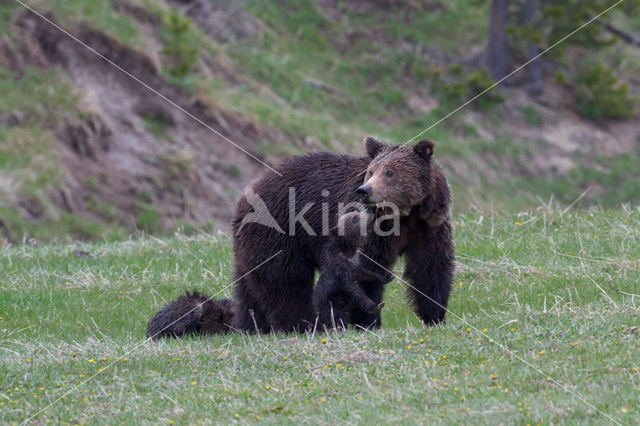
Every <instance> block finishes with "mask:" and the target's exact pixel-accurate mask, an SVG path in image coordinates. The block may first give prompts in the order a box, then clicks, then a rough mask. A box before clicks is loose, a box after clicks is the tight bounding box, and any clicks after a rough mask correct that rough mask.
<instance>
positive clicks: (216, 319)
mask: <svg viewBox="0 0 640 426" xmlns="http://www.w3.org/2000/svg"><path fill="white" fill-rule="evenodd" d="M231 324H233V302H232V301H231V300H229V299H219V300H212V299H211V298H209V297H207V296H205V295H203V294H200V293H198V292H197V291H194V292H193V293H189V292H187V293H186V294H185V295H184V296H180V297H179V298H177V299H176V300H174V301H172V302H169V303H168V304H167V305H166V306H165V307H163V308H162V309H160V311H158V312H157V313H156V314H155V315H154V316H153V318H151V321H149V324H148V325H147V336H149V337H151V338H152V339H159V338H162V337H181V336H184V335H186V334H215V333H223V332H226V331H229V327H230V326H231Z"/></svg>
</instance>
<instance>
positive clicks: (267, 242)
mask: <svg viewBox="0 0 640 426" xmlns="http://www.w3.org/2000/svg"><path fill="white" fill-rule="evenodd" d="M365 145H366V150H367V154H368V155H367V156H366V157H360V158H356V157H350V156H346V155H336V154H330V153H314V154H308V155H305V156H301V157H297V158H294V159H292V160H290V161H288V162H285V163H284V164H282V165H280V166H278V167H277V168H276V170H277V173H276V172H275V171H273V170H269V171H266V172H265V173H264V174H263V175H262V176H261V177H259V178H258V179H257V180H255V181H254V182H253V183H252V184H251V186H250V189H251V191H248V193H250V194H251V196H250V197H249V201H248V200H247V196H243V197H242V198H241V199H240V200H239V201H238V205H237V208H236V212H235V215H234V217H233V221H232V228H233V249H234V256H235V275H234V277H235V279H236V284H235V290H234V301H235V302H236V304H237V306H236V311H235V315H234V325H235V328H237V329H240V330H245V331H248V332H252V331H255V330H256V329H257V330H259V331H260V332H269V331H271V330H275V331H286V332H291V331H300V330H305V329H307V328H309V327H310V326H312V325H313V324H314V320H315V316H316V313H315V309H314V305H313V285H314V272H315V270H316V268H318V265H320V263H321V259H320V256H321V253H322V252H323V250H322V249H323V247H324V245H325V244H327V241H328V236H327V235H326V232H323V228H325V229H326V226H327V223H326V222H327V218H328V226H329V227H333V226H335V224H336V221H337V219H338V216H339V213H340V212H339V208H340V203H350V202H357V201H362V202H363V203H364V204H365V205H368V206H371V207H375V206H376V205H377V204H378V203H380V202H385V203H386V204H388V205H395V206H397V213H398V215H397V216H396V218H395V219H396V220H397V222H399V224H400V227H399V232H395V233H394V232H379V233H378V234H389V235H376V234H370V236H369V237H368V238H367V241H366V242H365V244H364V246H363V247H362V252H363V253H364V256H363V258H362V262H363V265H364V266H365V267H366V268H367V269H370V270H371V271H374V272H377V273H380V274H383V273H384V272H385V270H384V269H383V268H386V269H391V268H392V267H393V265H394V264H395V263H396V261H397V259H398V256H399V255H404V257H405V270H404V279H405V280H406V281H407V282H408V283H409V284H410V285H411V286H410V287H408V296H409V298H410V299H411V302H412V305H413V308H414V310H415V312H416V314H417V315H418V316H419V318H421V319H422V321H424V322H425V323H426V324H438V323H440V322H442V321H443V320H444V318H445V313H446V306H447V303H448V300H449V294H450V291H451V282H452V280H453V271H454V253H453V233H452V227H451V224H450V221H449V220H450V204H451V197H450V191H449V186H448V184H447V181H446V179H445V177H444V175H443V174H442V172H441V170H440V168H439V167H437V166H436V165H435V164H434V163H433V161H432V158H431V157H432V154H433V143H432V142H431V141H429V140H423V141H420V142H418V143H417V144H416V145H415V146H406V145H387V144H384V143H381V142H379V141H377V140H376V139H374V138H371V137H369V138H366V139H365ZM256 196H257V197H256ZM258 198H259V200H261V203H263V204H262V206H263V207H266V209H267V210H268V212H269V214H270V215H271V216H272V218H273V219H274V220H275V224H274V223H273V221H271V222H269V223H270V226H268V225H269V223H267V222H265V221H261V220H258V221H251V220H249V221H248V220H246V218H247V217H252V216H248V215H252V214H254V215H255V213H256V212H255V206H256V205H257V203H255V202H252V199H253V200H255V199H258ZM294 209H295V210H294ZM292 210H293V211H292ZM382 211H383V213H384V214H386V213H387V210H386V209H382ZM398 216H399V217H398ZM387 217H388V214H387ZM257 222H261V223H257ZM385 222H386V223H382V224H381V226H380V228H381V230H382V231H391V227H392V226H393V224H394V220H393V219H387V220H386V221H385ZM265 223H266V225H265ZM276 224H277V225H276ZM396 234H398V235H396ZM274 255H275V256H274ZM272 257H273V258H272ZM369 258H370V259H372V260H370V259H369ZM263 262H264V264H262V263H263ZM365 291H366V293H367V295H368V296H369V297H370V298H371V299H372V300H373V301H374V302H376V303H381V302H382V296H383V291H384V286H383V285H373V286H369V287H367V286H366V285H365ZM351 321H352V322H353V324H355V325H359V326H362V327H379V326H380V313H374V314H370V313H366V312H354V313H352V315H351Z"/></svg>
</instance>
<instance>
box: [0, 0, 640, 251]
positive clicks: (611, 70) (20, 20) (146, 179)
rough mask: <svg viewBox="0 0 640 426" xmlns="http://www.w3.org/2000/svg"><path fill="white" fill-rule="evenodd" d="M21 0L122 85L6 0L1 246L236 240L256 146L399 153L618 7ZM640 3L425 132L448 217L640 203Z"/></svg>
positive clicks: (414, 0) (458, 0) (524, 0)
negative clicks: (382, 148) (442, 180)
mask: <svg viewBox="0 0 640 426" xmlns="http://www.w3.org/2000/svg"><path fill="white" fill-rule="evenodd" d="M25 2H26V4H28V5H29V6H30V7H32V8H33V9H34V10H36V11H38V12H39V13H42V14H43V15H44V16H45V17H46V18H47V19H49V20H51V21H52V22H53V23H55V24H56V25H59V26H60V27H62V28H64V29H65V30H66V31H68V32H69V33H71V34H73V35H74V36H75V37H77V38H78V39H79V40H81V41H82V42H83V43H85V44H86V45H87V46H89V47H90V48H91V49H94V50H95V51H96V52H99V53H100V54H101V55H104V56H105V57H107V58H109V60H111V61H113V63H115V64H117V65H118V66H119V67H121V68H122V69H123V70H125V71H126V73H129V74H130V75H127V74H125V73H124V72H123V71H122V70H119V69H118V68H116V67H115V66H114V65H112V64H110V63H108V62H107V61H105V60H104V59H102V58H100V57H99V56H98V55H96V54H95V53H94V52H92V51H91V50H90V49H89V48H87V47H85V46H82V45H81V44H79V43H78V42H76V41H74V40H73V39H72V38H71V37H70V36H69V35H66V34H64V33H63V32H62V31H60V30H59V29H56V28H55V27H54V26H52V25H51V24H50V23H47V22H46V21H45V20H44V19H43V18H41V17H39V16H37V15H35V14H33V13H30V12H29V11H28V10H27V9H26V8H25V7H24V6H23V5H21V4H20V3H18V2H16V1H15V0H0V246H1V245H6V244H10V243H20V242H23V241H34V240H36V241H48V240H52V239H63V240H65V239H86V240H94V239H110V240H111V239H121V238H127V236H128V235H130V234H131V233H133V232H139V231H144V232H146V233H154V234H166V233H171V232H174V231H175V230H176V229H181V230H182V231H183V232H186V233H189V232H195V231H197V230H199V229H205V230H207V231H213V230H222V231H225V230H227V229H228V223H229V220H230V217H231V214H232V212H233V208H234V203H235V201H236V200H237V198H238V197H239V195H240V194H241V193H242V190H243V188H244V187H245V186H246V185H247V184H248V183H249V182H250V181H251V180H252V179H253V178H254V177H256V176H257V175H258V174H259V173H260V172H261V171H262V170H263V169H264V168H265V166H263V165H262V164H261V163H260V162H258V161H256V160H255V159H253V158H251V156H250V155H249V154H251V155H252V156H255V157H257V158H259V159H260V160H262V161H264V162H265V163H267V164H277V163H278V162H280V161H282V160H285V159H287V158H289V157H291V156H293V155H298V154H302V153H305V152H311V151H334V152H338V153H349V154H355V155H361V154H362V153H363V149H362V143H361V141H362V139H363V137H365V136H368V135H373V136H376V137H379V138H383V139H386V140H389V141H392V142H394V143H403V142H405V141H407V140H408V139H410V138H413V137H414V136H415V135H417V134H418V133H420V132H421V131H423V130H424V129H425V128H427V127H429V126H431V125H432V124H434V123H436V122H438V121H439V120H440V119H441V118H443V117H445V116H447V114H448V113H449V112H451V111H453V110H455V109H456V108H457V107H458V106H460V105H462V104H464V103H465V102H467V101H469V100H471V99H473V98H474V97H475V96H476V95H478V94H480V93H482V92H483V91H484V90H485V89H486V88H488V87H490V86H491V85H492V84H493V83H494V82H495V81H497V80H500V79H501V78H503V77H505V76H507V75H508V74H509V73H510V72H512V71H514V70H516V69H517V68H518V67H519V66H520V65H521V64H524V63H526V62H527V61H529V60H530V59H532V58H534V57H535V56H536V55H538V54H539V53H540V52H542V51H543V50H545V49H546V48H548V47H550V46H553V45H554V44H555V43H556V42H558V41H559V40H561V39H562V38H563V37H565V36H566V35H567V34H569V33H571V32H572V31H574V30H576V29H577V28H579V27H580V26H581V25H583V24H585V23H586V22H587V21H589V20H590V19H591V18H593V17H594V16H597V15H598V14H600V13H601V12H603V11H605V10H606V9H608V8H609V7H610V6H612V5H614V4H615V3H616V0H607V1H604V0H584V1H575V0H561V1H544V0H511V1H508V0H493V1H478V0H447V1H421V0H367V1H338V0H316V1H311V0H294V1H267V0H256V1H239V0H226V1H224V0H104V1H100V2H97V1H92V0H46V1H45V0H25ZM639 3H640V2H638V1H633V0H625V1H622V2H619V3H618V4H617V5H616V7H614V8H613V9H612V10H611V11H609V12H608V13H606V14H605V15H603V16H602V17H600V18H599V19H597V20H596V21H594V22H593V23H592V24H590V25H589V26H587V27H585V28H584V29H583V30H581V31H579V32H577V33H576V34H575V35H573V36H571V37H569V38H568V39H567V40H566V41H564V42H562V43H560V44H559V45H558V46H557V47H554V48H553V49H552V50H550V51H549V52H548V53H546V54H545V55H544V56H543V57H542V58H540V59H539V60H536V61H534V62H533V63H531V64H530V65H529V66H527V67H526V68H524V69H522V70H520V71H519V72H517V73H515V74H514V75H513V76H511V77H510V78H508V79H507V80H506V81H505V82H504V83H501V84H500V85H499V86H498V87H497V88H495V89H492V90H491V91H489V92H487V93H486V94H483V95H482V96H480V97H479V98H478V99H476V100H475V101H474V102H472V103H471V104H469V105H468V106H466V107H465V108H463V109H462V110H460V111H458V112H457V113H455V114H454V115H452V116H450V117H449V118H448V119H446V120H444V121H443V122H441V123H439V124H438V125H436V126H435V127H433V128H432V129H430V130H429V131H428V132H426V133H425V134H424V137H429V138H431V139H433V140H434V141H435V142H436V156H437V158H438V160H439V162H440V163H441V165H442V166H443V167H444V169H445V170H446V173H447V175H448V176H449V178H450V181H451V184H452V187H453V191H454V196H455V210H456V212H458V213H460V212H466V211H468V210H469V209H474V210H479V211H483V212H484V211H487V212H488V211H495V212H503V211H509V212H514V211H521V210H526V209H533V208H536V207H539V206H542V205H546V206H548V205H554V206H560V207H564V206H568V205H571V204H572V203H574V202H575V201H577V203H576V206H577V207H579V208H588V207H590V206H598V207H602V208H615V207H619V206H620V205H621V204H623V203H625V204H628V205H632V206H636V205H637V204H638V203H639V201H640V166H639V164H640V162H639V159H640V122H639V121H638V112H637V103H638V102H637V100H638V97H639V95H640V79H639V77H638V76H639V75H640V4H639ZM132 76H133V77H135V79H138V80H139V81H136V80H135V79H134V78H133V77H132ZM141 82H142V83H144V84H145V85H148V86H149V87H151V88H153V89H154V90H155V91H157V93H154V92H152V91H150V90H149V89H148V87H145V86H144V85H143V84H141ZM163 97H166V98H168V99H170V100H171V101H172V102H174V103H175V104H176V105H178V106H179V107H180V108H182V109H183V111H181V110H180V108H178V107H176V105H172V104H171V103H169V102H167V101H166V100H164V99H163ZM194 117H195V118H197V120H196V119H194ZM199 121H200V122H199ZM207 127H211V128H212V129H215V130H216V131H217V132H219V133H220V134H222V135H224V137H225V138H228V139H229V140H231V141H233V143H234V144H237V145H238V146H239V147H241V148H242V149H239V148H238V147H236V146H234V145H233V144H231V143H230V142H228V141H227V140H225V139H224V138H222V137H221V136H219V135H217V134H215V133H214V132H212V131H211V130H210V129H208V128H207ZM248 153H249V154H248Z"/></svg>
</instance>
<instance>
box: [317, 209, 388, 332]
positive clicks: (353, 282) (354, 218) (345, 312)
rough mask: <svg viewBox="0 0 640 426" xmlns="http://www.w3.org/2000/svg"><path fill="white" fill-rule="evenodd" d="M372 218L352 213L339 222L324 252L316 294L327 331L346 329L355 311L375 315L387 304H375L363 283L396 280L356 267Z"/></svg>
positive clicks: (341, 218)
mask: <svg viewBox="0 0 640 426" xmlns="http://www.w3.org/2000/svg"><path fill="white" fill-rule="evenodd" d="M371 220H372V215H371V213H369V212H368V211H366V210H364V211H360V212H358V211H352V212H349V213H346V214H344V215H342V216H340V218H339V219H338V225H337V227H336V228H337V232H335V233H334V234H332V235H331V236H330V237H329V243H328V244H327V245H326V246H325V248H324V249H323V254H322V256H321V259H322V261H321V264H320V278H319V279H318V282H317V284H316V288H315V292H314V304H315V307H316V311H317V314H318V321H319V324H320V325H321V326H324V327H326V328H336V327H339V328H346V327H347V325H348V324H349V323H351V313H352V312H353V311H354V310H359V311H363V312H366V313H369V314H374V313H377V312H379V311H380V309H382V307H383V306H384V302H382V303H375V302H374V301H373V300H371V299H370V298H369V297H368V296H367V294H366V293H365V291H364V289H363V288H362V286H361V285H360V283H361V282H368V283H374V284H376V285H384V284H387V283H388V282H390V281H392V280H393V275H392V274H391V273H388V272H387V273H385V274H384V275H382V274H378V273H375V272H372V271H369V270H367V269H365V268H364V267H362V266H361V265H360V264H358V263H357V250H358V248H359V247H360V246H361V245H362V243H363V242H364V240H365V238H366V233H367V230H368V228H370V227H369V224H370V222H371Z"/></svg>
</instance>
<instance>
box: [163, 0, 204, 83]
mask: <svg viewBox="0 0 640 426" xmlns="http://www.w3.org/2000/svg"><path fill="white" fill-rule="evenodd" d="M163 24H164V42H165V44H164V47H163V48H162V53H163V54H164V55H165V56H166V57H167V58H168V65H167V71H168V73H169V75H170V76H172V77H184V76H186V75H187V74H189V72H190V71H191V68H193V66H194V64H195V63H196V61H197V60H198V55H199V54H200V50H199V49H198V48H197V47H196V46H194V43H193V42H194V39H193V35H192V32H193V28H192V26H193V24H192V23H191V20H190V19H188V18H186V17H184V16H182V15H180V14H179V13H177V12H172V13H169V14H167V15H166V16H164V17H163Z"/></svg>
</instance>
